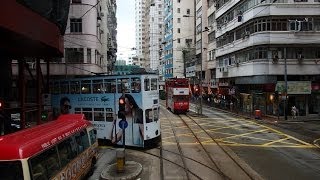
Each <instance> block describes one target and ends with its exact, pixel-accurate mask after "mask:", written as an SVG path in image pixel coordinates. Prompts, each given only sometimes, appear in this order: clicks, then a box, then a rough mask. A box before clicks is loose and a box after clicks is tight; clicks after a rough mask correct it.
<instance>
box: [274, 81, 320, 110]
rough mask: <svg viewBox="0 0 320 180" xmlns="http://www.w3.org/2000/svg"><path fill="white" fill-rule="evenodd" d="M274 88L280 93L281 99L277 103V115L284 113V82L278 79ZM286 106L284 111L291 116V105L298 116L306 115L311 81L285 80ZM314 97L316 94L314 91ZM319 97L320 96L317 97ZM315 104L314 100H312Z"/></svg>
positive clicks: (310, 95) (308, 106)
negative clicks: (296, 110) (295, 109)
mask: <svg viewBox="0 0 320 180" xmlns="http://www.w3.org/2000/svg"><path fill="white" fill-rule="evenodd" d="M276 90H277V91H278V92H279V93H280V98H281V99H282V101H281V102H280V104H279V115H280V116H283V115H284V99H285V82H284V81H278V82H277V86H276ZM287 94H288V95H287V108H286V112H288V115H289V116H291V107H293V106H295V107H296V108H297V109H298V112H299V113H298V114H299V116H308V115H309V112H310V109H309V108H310V107H311V106H312V105H309V99H310V97H312V94H311V81H288V82H287ZM314 96H315V98H317V97H318V96H317V95H316V93H314ZM319 99H320V97H319ZM314 103H315V105H317V103H316V102H314Z"/></svg>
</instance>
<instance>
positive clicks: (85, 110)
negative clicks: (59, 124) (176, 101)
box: [50, 74, 161, 147]
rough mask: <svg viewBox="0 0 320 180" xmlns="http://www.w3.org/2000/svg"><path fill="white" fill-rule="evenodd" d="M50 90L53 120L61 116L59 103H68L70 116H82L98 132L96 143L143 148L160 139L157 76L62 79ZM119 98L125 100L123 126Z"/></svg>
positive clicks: (52, 83)
mask: <svg viewBox="0 0 320 180" xmlns="http://www.w3.org/2000/svg"><path fill="white" fill-rule="evenodd" d="M50 89H51V102H52V114H53V117H57V116H59V114H60V113H61V108H63V103H64V102H62V101H63V100H66V99H67V100H70V102H69V103H70V105H71V107H70V113H76V114H78V113H82V114H85V116H86V119H88V120H90V121H91V122H92V123H93V124H94V126H95V128H96V129H97V138H98V140H99V143H107V144H109V143H114V144H118V145H122V144H123V137H125V145H128V146H136V147H146V146H149V145H154V144H157V143H158V142H159V141H160V139H161V131H160V119H159V82H158V75H156V74H132V75H105V76H90V77H85V78H74V79H63V80H57V81H52V82H51V83H50ZM122 95H125V97H126V122H125V123H123V122H120V120H121V119H119V118H118V115H117V114H118V111H119V98H120V97H121V96H122ZM65 97H67V98H65ZM120 127H121V128H120ZM122 128H123V129H124V130H125V131H124V132H125V134H123V131H122V130H123V129H122Z"/></svg>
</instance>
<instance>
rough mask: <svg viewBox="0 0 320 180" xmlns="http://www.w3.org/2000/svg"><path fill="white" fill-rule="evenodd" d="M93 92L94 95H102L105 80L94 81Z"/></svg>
mask: <svg viewBox="0 0 320 180" xmlns="http://www.w3.org/2000/svg"><path fill="white" fill-rule="evenodd" d="M92 91H93V93H97V94H101V93H103V80H102V79H99V80H93V81H92Z"/></svg>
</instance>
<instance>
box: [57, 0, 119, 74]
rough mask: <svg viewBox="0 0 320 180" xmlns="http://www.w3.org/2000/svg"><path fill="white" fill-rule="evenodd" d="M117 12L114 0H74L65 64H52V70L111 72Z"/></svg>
mask: <svg viewBox="0 0 320 180" xmlns="http://www.w3.org/2000/svg"><path fill="white" fill-rule="evenodd" d="M115 15H116V1H115V0H102V1H98V0H94V1H92V0H72V1H71V6H70V11H69V21H68V26H69V28H68V29H67V31H66V34H65V56H64V58H63V59H62V64H61V63H57V64H52V68H51V70H52V72H51V73H52V74H57V75H66V76H69V75H71V76H81V75H92V74H94V73H109V74H111V71H112V64H113V63H114V62H115V59H116V58H115V56H116V55H115V53H116V50H117V44H116V35H117V32H116V26H117V24H116V17H115ZM61 66H65V68H63V67H61ZM62 69H64V73H63V72H61V70H62Z"/></svg>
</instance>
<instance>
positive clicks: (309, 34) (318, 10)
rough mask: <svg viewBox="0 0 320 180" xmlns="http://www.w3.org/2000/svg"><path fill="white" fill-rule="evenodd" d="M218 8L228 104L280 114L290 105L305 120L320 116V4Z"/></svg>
mask: <svg viewBox="0 0 320 180" xmlns="http://www.w3.org/2000/svg"><path fill="white" fill-rule="evenodd" d="M215 6H216V8H217V10H216V13H215V19H216V23H217V31H216V41H217V42H216V43H217V49H216V52H215V56H216V58H217V71H216V77H217V78H218V81H219V82H218V85H219V90H220V94H221V95H222V97H223V99H224V101H225V102H226V104H228V102H233V104H235V105H236V106H237V108H238V109H239V110H241V111H243V112H248V113H252V112H254V111H255V110H257V109H259V110H261V111H262V113H263V114H269V115H280V116H281V115H284V114H285V112H286V113H287V114H288V112H290V107H291V106H296V107H297V108H298V109H299V113H300V115H302V116H305V115H306V116H309V115H313V114H318V113H320V103H319V102H320V101H319V100H320V92H319V87H320V86H319V85H320V73H319V67H320V65H319V63H320V48H319V47H320V41H319V40H320V3H319V1H313V0H303V1H301V0H299V1H298V0H263V1H261V0H243V1H240V0H232V1H231V0H229V1H225V0H218V1H216V5H215ZM278 94H279V96H278ZM275 98H276V99H275ZM285 107H286V108H285Z"/></svg>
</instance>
